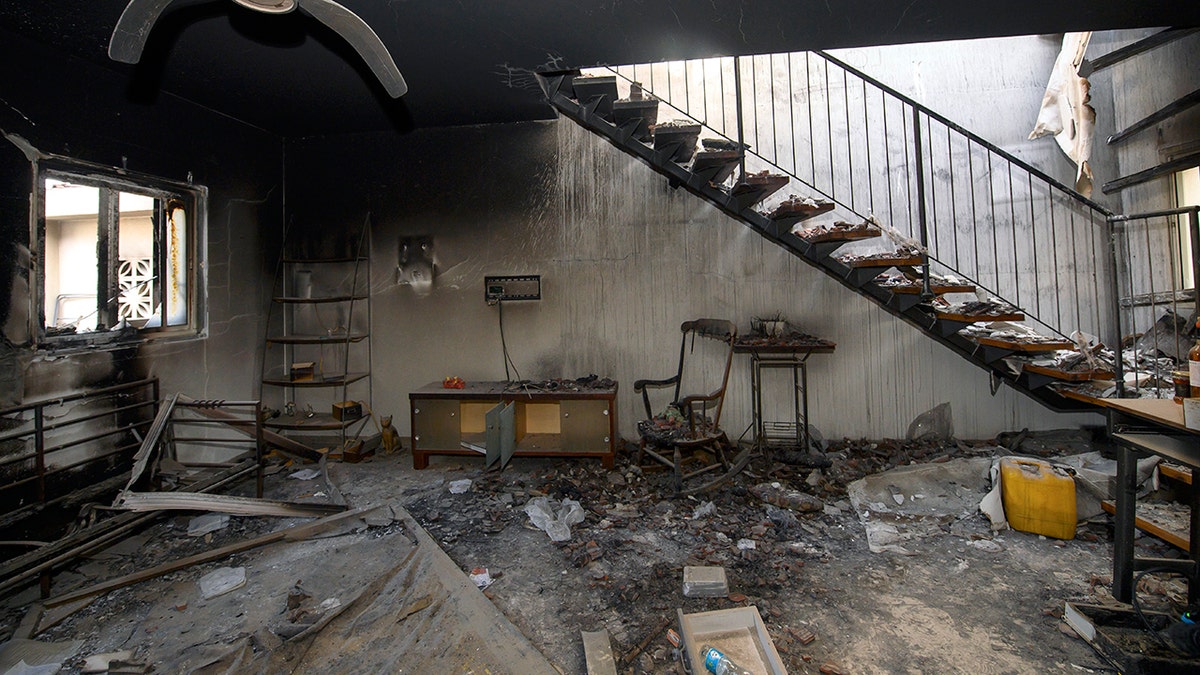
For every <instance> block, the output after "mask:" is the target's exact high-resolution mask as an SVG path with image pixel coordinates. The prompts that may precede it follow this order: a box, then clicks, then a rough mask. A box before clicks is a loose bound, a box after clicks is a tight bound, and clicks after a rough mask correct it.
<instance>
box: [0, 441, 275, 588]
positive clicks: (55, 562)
mask: <svg viewBox="0 0 1200 675" xmlns="http://www.w3.org/2000/svg"><path fill="white" fill-rule="evenodd" d="M257 468H258V463H257V462H255V461H253V460H247V461H245V462H242V463H241V464H238V465H236V466H234V467H232V468H230V469H229V470H228V471H224V472H221V473H220V474H218V475H216V476H213V477H212V478H210V479H208V480H206V481H204V482H202V483H198V484H196V485H193V486H192V487H191V489H192V490H194V491H196V492H207V491H209V490H216V489H217V488H220V487H222V486H224V485H226V484H228V483H231V482H233V481H235V480H237V479H239V478H242V477H243V476H245V475H247V474H249V473H250V472H252V471H255V470H256V469H257ZM158 516H159V513H157V512H154V513H122V514H120V515H118V516H114V517H112V518H109V519H108V520H104V521H101V522H99V523H96V524H95V525H92V526H90V527H87V528H85V529H83V530H79V531H78V532H74V533H72V534H69V535H67V536H65V537H63V538H61V539H58V540H56V541H54V542H52V543H50V544H48V545H46V546H42V547H41V548H38V549H35V550H33V551H30V552H28V553H25V554H23V555H20V556H17V557H16V558H13V559H12V560H9V561H7V562H5V563H3V564H0V595H3V594H5V593H7V592H8V591H11V590H13V589H14V588H17V587H19V586H20V585H21V584H22V583H24V582H26V581H27V580H29V579H32V578H34V577H36V576H38V575H40V574H42V573H44V572H49V571H50V570H52V569H54V568H55V567H57V566H59V565H62V564H63V563H66V562H67V561H70V560H73V559H75V558H77V557H79V556H83V555H87V554H88V553H90V552H92V551H94V550H96V549H99V548H102V547H104V546H106V545H109V544H111V543H112V542H113V541H115V540H116V539H118V538H119V537H121V536H123V535H125V533H127V532H131V531H133V530H135V529H137V528H138V527H140V526H142V525H145V524H147V523H149V522H150V521H152V520H154V519H155V518H157V517H158Z"/></svg>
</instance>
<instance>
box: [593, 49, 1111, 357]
mask: <svg viewBox="0 0 1200 675" xmlns="http://www.w3.org/2000/svg"><path fill="white" fill-rule="evenodd" d="M609 70H610V71H611V72H612V73H615V74H617V75H618V76H619V77H620V78H622V79H624V80H625V81H626V83H627V84H628V83H629V82H633V81H636V82H639V83H641V85H642V87H643V89H644V90H645V91H646V92H647V93H649V94H650V95H653V96H654V97H656V98H658V99H659V100H660V111H659V114H658V119H659V122H662V121H665V119H666V116H665V115H664V111H663V109H662V105H663V104H665V105H667V106H669V108H671V109H674V110H676V111H678V112H679V113H680V114H682V115H684V116H686V117H689V118H691V119H693V120H695V121H697V122H699V123H701V124H703V125H704V126H706V127H707V128H708V129H709V130H710V131H711V132H712V133H713V134H716V135H720V136H724V137H726V138H729V139H732V140H738V141H740V142H742V143H745V144H747V145H748V146H749V149H748V150H747V161H746V164H747V167H746V170H747V171H753V170H757V169H762V168H766V169H769V170H771V171H773V172H779V173H784V174H787V175H788V176H790V177H791V179H792V182H791V184H790V185H789V189H790V191H791V192H793V193H795V192H806V193H808V194H806V195H802V196H812V197H821V198H824V199H828V200H830V201H833V202H834V203H835V204H836V205H837V206H838V210H837V212H835V213H836V214H850V215H851V216H852V217H854V218H859V219H866V218H867V217H868V216H873V217H874V218H876V219H877V220H878V221H879V222H880V224H881V225H882V226H883V227H884V229H885V230H886V231H888V232H889V233H891V234H893V235H894V236H895V238H896V239H897V240H900V241H903V240H909V241H913V242H917V243H919V244H920V245H921V246H922V247H924V249H925V250H926V252H927V253H928V258H929V260H930V266H931V267H932V271H933V272H934V273H943V274H944V273H949V274H953V275H955V276H958V277H960V278H963V279H964V280H965V281H967V282H969V283H971V284H973V285H975V286H976V287H978V288H980V289H982V290H983V291H985V292H987V293H989V294H990V295H993V296H996V297H998V298H1000V299H1003V300H1005V301H1007V302H1009V303H1011V304H1013V305H1015V306H1016V307H1018V308H1020V309H1021V310H1022V311H1023V313H1024V314H1025V316H1026V317H1027V318H1028V319H1029V320H1032V321H1033V322H1036V323H1038V324H1041V325H1043V326H1044V327H1045V328H1046V329H1048V330H1049V331H1051V332H1053V333H1057V334H1059V335H1062V336H1069V335H1071V334H1072V333H1073V332H1074V331H1077V330H1078V331H1083V332H1085V333H1090V334H1093V335H1096V336H1099V337H1100V338H1101V339H1102V340H1105V341H1106V342H1109V343H1110V344H1111V343H1112V341H1115V340H1117V339H1118V330H1117V322H1116V317H1115V314H1114V313H1113V308H1112V305H1111V303H1110V302H1109V299H1108V298H1109V288H1108V285H1107V282H1106V280H1107V279H1110V278H1113V276H1114V274H1115V270H1114V269H1113V267H1112V264H1113V261H1112V258H1111V256H1109V255H1107V252H1106V250H1105V249H1106V247H1107V245H1108V241H1109V232H1110V228H1111V224H1110V222H1109V218H1110V216H1112V215H1113V214H1112V213H1111V212H1109V211H1108V210H1107V209H1105V208H1104V207H1103V206H1101V205H1099V204H1097V203H1095V202H1093V201H1091V200H1089V199H1087V198H1085V197H1083V196H1082V195H1080V194H1079V193H1077V192H1076V191H1075V190H1073V189H1072V188H1070V187H1068V186H1066V185H1064V184H1063V183H1061V182H1059V181H1058V180H1056V179H1054V178H1053V177H1051V176H1049V175H1047V174H1046V173H1044V172H1043V171H1041V170H1039V169H1038V168H1036V167H1034V166H1032V165H1030V164H1028V163H1026V162H1024V161H1022V160H1021V159H1019V158H1017V157H1016V156H1014V155H1013V154H1012V153H1010V152H1007V151H1005V150H1004V149H1003V148H1000V147H998V146H996V145H995V144H993V143H991V142H989V141H987V140H986V139H984V138H982V137H981V136H979V135H977V134H975V133H972V132H971V131H968V130H966V129H964V128H962V127H961V126H959V125H958V124H956V123H954V122H952V121H951V120H949V119H947V118H946V117H944V116H942V115H940V114H938V113H936V112H934V111H933V110H930V109H929V108H927V107H925V106H923V105H921V104H920V103H917V102H916V101H914V100H912V99H911V98H909V97H907V96H905V95H904V94H902V93H900V92H898V91H896V90H895V89H892V88H891V87H888V86H887V85H885V84H883V83H881V82H879V81H877V80H875V79H873V78H871V77H870V76H868V75H865V74H863V73H861V72H859V71H857V70H855V69H854V68H852V67H851V66H849V65H847V64H845V63H843V62H842V61H839V60H838V59H836V58H834V57H833V56H830V55H829V54H826V53H823V52H800V53H792V54H775V55H762V56H746V57H736V58H734V57H729V58H716V59H703V60H696V61H682V62H672V63H660V64H649V65H637V66H622V67H618V68H615V69H609ZM667 114H670V113H667ZM788 192H789V191H788V190H784V191H781V192H780V193H779V197H778V198H779V199H783V198H786V196H787V193H788ZM927 276H928V275H927Z"/></svg>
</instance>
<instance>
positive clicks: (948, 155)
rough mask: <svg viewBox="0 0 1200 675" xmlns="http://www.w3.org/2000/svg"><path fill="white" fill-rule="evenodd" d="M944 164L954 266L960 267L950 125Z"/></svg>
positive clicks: (956, 195)
mask: <svg viewBox="0 0 1200 675" xmlns="http://www.w3.org/2000/svg"><path fill="white" fill-rule="evenodd" d="M946 166H948V167H950V229H951V233H952V234H953V236H954V239H953V241H954V267H955V269H962V257H961V254H960V253H959V251H958V191H957V190H956V189H955V188H954V183H955V180H954V145H953V143H952V142H951V137H950V127H946Z"/></svg>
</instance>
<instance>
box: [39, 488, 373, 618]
mask: <svg viewBox="0 0 1200 675" xmlns="http://www.w3.org/2000/svg"><path fill="white" fill-rule="evenodd" d="M377 508H379V507H378V506H372V507H369V508H359V509H354V510H353V511H344V512H342V513H339V514H337V515H333V516H328V517H326V518H321V519H320V520H315V521H312V522H309V523H303V524H300V525H296V526H294V527H289V528H287V529H285V530H279V531H277V532H272V533H270V534H265V535H263V536H261V537H255V538H254V539H247V540H245V541H239V542H235V543H233V544H229V545H227V546H222V547H220V548H216V549H213V550H211V551H205V552H204V553H197V554H196V555H191V556H188V557H186V558H180V559H179V560H175V561H172V562H168V563H163V564H161V565H156V566H155V567H150V568H148V569H144V570H141V571H138V572H134V573H132V574H126V575H125V576H122V577H117V578H115V579H109V580H108V581H103V582H101V583H99V584H95V585H93V586H89V587H87V588H81V589H79V590H76V591H71V592H70V593H63V594H62V595H57V596H54V597H52V598H47V599H46V600H45V602H44V603H43V604H44V605H45V606H46V607H58V606H60V605H65V604H67V603H70V602H76V601H78V600H82V599H84V598H88V597H91V596H93V595H100V594H103V593H107V592H109V591H112V590H116V589H118V588H124V587H125V586H129V585H132V584H136V583H138V582H141V581H145V580H146V579H153V578H154V577H158V576H162V575H164V574H168V573H170V572H174V571H176V570H181V569H184V568H187V567H191V566H192V565H199V564H201V563H206V562H212V561H213V560H220V559H221V558H224V557H226V556H229V555H233V554H234V553H241V552H242V551H248V550H250V549H252V548H258V547H260V546H266V545H267V544H273V543H275V542H277V541H300V540H303V539H306V538H308V537H311V536H312V535H314V534H317V533H320V532H323V531H325V530H328V529H330V528H331V527H333V526H335V525H338V524H340V523H342V522H345V521H347V520H349V519H351V518H357V517H359V516H362V515H364V514H366V513H369V512H370V511H373V510H375V509H377Z"/></svg>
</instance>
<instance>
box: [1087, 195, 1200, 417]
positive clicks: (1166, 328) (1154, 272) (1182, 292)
mask: <svg viewBox="0 0 1200 675" xmlns="http://www.w3.org/2000/svg"><path fill="white" fill-rule="evenodd" d="M1109 220H1110V222H1111V223H1112V244H1111V248H1110V250H1111V258H1112V266H1113V268H1114V269H1115V270H1117V274H1115V275H1113V277H1112V278H1111V280H1110V285H1111V297H1112V300H1111V302H1112V311H1113V314H1114V316H1115V317H1116V320H1117V329H1118V332H1119V334H1121V335H1123V336H1124V335H1128V336H1130V338H1132V339H1131V340H1130V343H1129V345H1128V346H1127V348H1126V349H1124V350H1123V358H1121V359H1118V360H1117V361H1118V362H1117V371H1116V375H1117V387H1118V390H1117V391H1118V395H1125V394H1126V386H1125V377H1124V376H1125V373H1127V372H1130V371H1136V376H1135V377H1131V378H1129V385H1130V387H1129V388H1131V389H1133V390H1135V391H1137V390H1140V389H1143V388H1151V389H1156V390H1157V391H1155V392H1154V393H1155V394H1156V395H1158V396H1159V397H1161V398H1166V397H1168V396H1170V395H1171V393H1170V383H1171V372H1170V371H1171V370H1173V369H1176V368H1186V367H1187V360H1188V358H1187V354H1188V350H1189V349H1190V348H1191V346H1192V345H1193V344H1194V338H1193V337H1192V335H1193V328H1194V326H1193V324H1192V321H1194V320H1195V312H1196V280H1197V279H1200V258H1198V257H1197V253H1198V252H1200V206H1191V207H1185V208H1178V209H1170V210H1164V211H1156V212H1153V213H1142V214H1134V215H1129V216H1112V217H1111V218H1110V219H1109Z"/></svg>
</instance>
